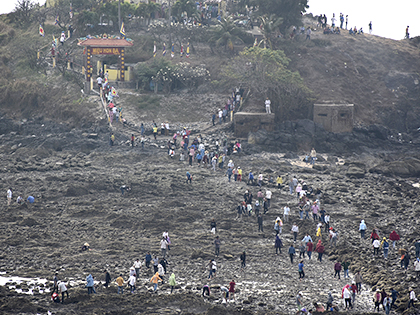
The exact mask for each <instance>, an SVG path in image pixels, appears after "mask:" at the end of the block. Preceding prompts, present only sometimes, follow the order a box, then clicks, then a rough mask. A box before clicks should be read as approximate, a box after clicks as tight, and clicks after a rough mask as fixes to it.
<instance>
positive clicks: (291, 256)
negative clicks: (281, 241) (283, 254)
mask: <svg viewBox="0 0 420 315" xmlns="http://www.w3.org/2000/svg"><path fill="white" fill-rule="evenodd" d="M295 253H296V250H295V248H294V247H293V244H291V245H290V247H289V256H290V262H291V263H292V264H293V257H294V256H295Z"/></svg>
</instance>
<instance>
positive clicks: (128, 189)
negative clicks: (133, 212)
mask: <svg viewBox="0 0 420 315" xmlns="http://www.w3.org/2000/svg"><path fill="white" fill-rule="evenodd" d="M130 190H131V188H130V187H129V186H127V185H122V186H121V187H120V191H121V196H122V197H124V193H125V192H127V193H128V192H129V191H130Z"/></svg>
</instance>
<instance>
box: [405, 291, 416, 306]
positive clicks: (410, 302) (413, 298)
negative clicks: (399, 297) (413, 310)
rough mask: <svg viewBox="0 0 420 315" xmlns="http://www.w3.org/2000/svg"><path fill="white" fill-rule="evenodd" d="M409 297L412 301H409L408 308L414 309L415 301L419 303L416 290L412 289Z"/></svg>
mask: <svg viewBox="0 0 420 315" xmlns="http://www.w3.org/2000/svg"><path fill="white" fill-rule="evenodd" d="M409 297H410V300H409V301H408V306H407V308H410V306H411V305H412V306H413V307H415V306H414V301H417V298H416V292H414V289H413V288H410V295H409Z"/></svg>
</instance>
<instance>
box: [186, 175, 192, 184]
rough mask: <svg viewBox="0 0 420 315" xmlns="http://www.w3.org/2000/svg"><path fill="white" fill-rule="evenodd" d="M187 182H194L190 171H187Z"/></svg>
mask: <svg viewBox="0 0 420 315" xmlns="http://www.w3.org/2000/svg"><path fill="white" fill-rule="evenodd" d="M185 182H186V183H187V184H188V183H190V184H191V183H192V176H191V174H190V172H187V180H186V181H185Z"/></svg>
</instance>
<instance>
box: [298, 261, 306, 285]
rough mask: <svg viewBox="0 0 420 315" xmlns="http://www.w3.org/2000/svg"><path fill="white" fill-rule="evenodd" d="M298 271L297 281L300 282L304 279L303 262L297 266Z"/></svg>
mask: <svg viewBox="0 0 420 315" xmlns="http://www.w3.org/2000/svg"><path fill="white" fill-rule="evenodd" d="M298 271H299V281H302V279H303V278H305V270H304V265H303V260H301V261H300V263H299V264H298Z"/></svg>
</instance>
